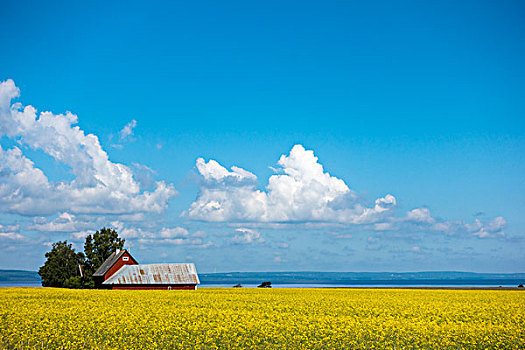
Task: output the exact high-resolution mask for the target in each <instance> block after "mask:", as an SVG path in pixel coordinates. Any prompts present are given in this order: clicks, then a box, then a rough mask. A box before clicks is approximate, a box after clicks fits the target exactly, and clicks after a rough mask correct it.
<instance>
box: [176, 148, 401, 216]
mask: <svg viewBox="0 0 525 350" xmlns="http://www.w3.org/2000/svg"><path fill="white" fill-rule="evenodd" d="M278 165H279V168H278V169H277V172H278V173H277V174H274V175H272V176H271V177H270V178H269V179H268V184H267V186H266V188H265V190H264V191H261V190H258V189H256V184H257V177H256V176H255V175H254V174H253V173H251V172H249V171H246V170H244V169H241V168H238V167H232V168H231V171H230V170H228V169H226V168H224V167H223V166H222V165H220V164H219V163H218V162H216V161H214V160H209V161H208V162H206V161H205V160H204V159H202V158H199V159H197V163H196V166H197V170H198V172H199V174H200V176H201V180H202V181H201V186H200V192H199V195H198V198H197V199H196V200H195V201H194V202H193V203H192V204H191V206H190V208H189V209H188V210H187V211H186V212H184V213H183V215H184V216H187V217H189V218H192V219H196V220H204V221H218V222H224V221H237V222H305V221H309V222H316V221H317V222H340V223H356V224H357V223H358V224H361V223H373V222H377V221H380V220H381V219H382V218H384V217H386V216H388V214H389V213H390V212H391V211H392V210H393V209H394V208H395V206H396V199H395V198H394V196H392V195H390V194H387V195H386V196H385V197H383V198H378V199H377V200H376V201H375V205H374V206H373V207H367V206H365V205H363V203H361V202H360V201H359V199H358V197H357V196H356V194H355V193H354V191H352V190H351V189H350V188H349V187H348V186H347V185H346V184H345V182H344V181H343V180H341V179H339V178H337V177H335V176H331V175H330V174H329V173H328V172H325V171H324V168H323V166H322V165H321V164H320V163H319V162H318V158H317V157H316V156H315V155H314V152H313V151H311V150H306V149H305V148H304V147H303V146H301V145H295V146H294V147H293V148H292V150H291V151H290V154H289V155H282V156H281V157H280V159H279V161H278Z"/></svg>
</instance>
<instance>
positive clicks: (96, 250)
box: [84, 227, 125, 287]
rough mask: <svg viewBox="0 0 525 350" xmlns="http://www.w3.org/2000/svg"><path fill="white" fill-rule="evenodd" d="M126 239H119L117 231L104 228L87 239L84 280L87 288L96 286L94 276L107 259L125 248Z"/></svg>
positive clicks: (85, 244)
mask: <svg viewBox="0 0 525 350" xmlns="http://www.w3.org/2000/svg"><path fill="white" fill-rule="evenodd" d="M124 242H125V239H123V238H119V236H118V233H117V231H115V230H114V229H109V228H105V227H104V228H102V229H101V230H100V231H97V232H95V233H94V234H93V235H88V236H87V237H86V242H85V243H84V254H85V255H86V263H85V265H84V266H85V268H84V279H85V280H86V281H85V286H86V287H92V286H94V282H93V277H92V276H93V274H94V273H95V271H97V269H98V268H99V267H100V265H102V264H103V263H104V261H106V259H107V258H108V257H109V256H110V255H111V253H113V252H114V251H115V250H117V249H122V247H124Z"/></svg>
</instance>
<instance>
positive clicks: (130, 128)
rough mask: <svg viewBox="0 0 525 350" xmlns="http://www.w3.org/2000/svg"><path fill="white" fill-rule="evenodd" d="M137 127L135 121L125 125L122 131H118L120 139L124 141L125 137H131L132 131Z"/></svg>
mask: <svg viewBox="0 0 525 350" xmlns="http://www.w3.org/2000/svg"><path fill="white" fill-rule="evenodd" d="M136 126H137V121H136V120H135V119H133V120H131V121H130V122H129V123H127V124H126V125H125V126H124V127H123V128H122V130H120V139H121V140H124V139H125V138H126V137H128V136H131V135H133V129H134V128H135V127H136Z"/></svg>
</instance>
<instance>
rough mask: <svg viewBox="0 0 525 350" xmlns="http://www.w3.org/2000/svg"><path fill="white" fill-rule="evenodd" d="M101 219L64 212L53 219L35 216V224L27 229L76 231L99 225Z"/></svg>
mask: <svg viewBox="0 0 525 350" xmlns="http://www.w3.org/2000/svg"><path fill="white" fill-rule="evenodd" d="M100 221H101V220H100V218H99V219H98V220H97V219H88V220H83V219H78V218H77V217H76V216H75V215H73V214H70V213H67V212H64V213H60V214H59V215H58V216H57V217H56V218H55V219H53V220H51V221H47V219H46V218H35V219H33V224H32V225H28V226H26V229H28V230H36V231H40V232H74V231H80V230H86V229H89V228H94V227H97V226H98V225H99V224H100Z"/></svg>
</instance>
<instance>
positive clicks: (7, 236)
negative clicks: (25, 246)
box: [0, 232, 25, 241]
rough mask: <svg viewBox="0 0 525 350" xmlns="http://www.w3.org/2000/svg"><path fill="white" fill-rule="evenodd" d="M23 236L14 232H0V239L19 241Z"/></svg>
mask: <svg viewBox="0 0 525 350" xmlns="http://www.w3.org/2000/svg"><path fill="white" fill-rule="evenodd" d="M24 238H25V237H24V236H22V235H21V234H19V233H14V232H0V239H9V240H15V241H20V240H23V239H24Z"/></svg>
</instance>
